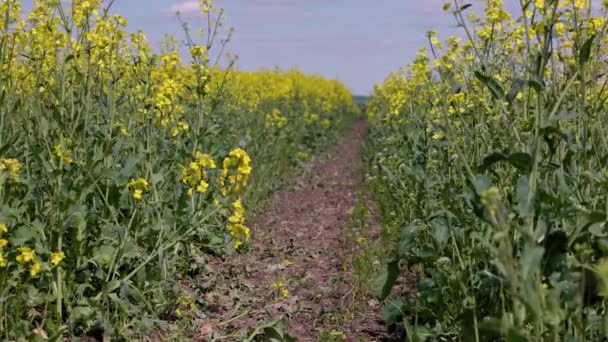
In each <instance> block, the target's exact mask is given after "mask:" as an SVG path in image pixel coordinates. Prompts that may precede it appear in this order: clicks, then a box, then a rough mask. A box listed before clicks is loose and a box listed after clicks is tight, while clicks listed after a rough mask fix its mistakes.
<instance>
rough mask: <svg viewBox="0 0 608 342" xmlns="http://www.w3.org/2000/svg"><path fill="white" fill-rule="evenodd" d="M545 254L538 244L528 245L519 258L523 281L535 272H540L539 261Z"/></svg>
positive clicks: (530, 277) (531, 277)
mask: <svg viewBox="0 0 608 342" xmlns="http://www.w3.org/2000/svg"><path fill="white" fill-rule="evenodd" d="M544 254H545V249H544V248H542V247H538V246H528V247H526V249H525V250H524V252H523V256H522V258H521V264H522V265H521V266H522V267H521V274H522V278H523V280H524V281H526V280H531V279H533V277H534V274H535V273H540V271H541V269H540V262H541V260H542V259H543V255H544Z"/></svg>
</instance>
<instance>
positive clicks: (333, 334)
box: [329, 331, 346, 340]
mask: <svg viewBox="0 0 608 342" xmlns="http://www.w3.org/2000/svg"><path fill="white" fill-rule="evenodd" d="M329 337H331V338H334V339H335V338H339V339H342V340H346V335H345V334H344V333H343V332H341V331H332V332H331V333H329Z"/></svg>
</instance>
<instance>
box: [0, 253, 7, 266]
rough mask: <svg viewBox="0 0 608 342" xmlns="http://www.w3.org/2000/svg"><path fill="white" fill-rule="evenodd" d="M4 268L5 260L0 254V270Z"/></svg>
mask: <svg viewBox="0 0 608 342" xmlns="http://www.w3.org/2000/svg"><path fill="white" fill-rule="evenodd" d="M4 267H6V259H4V255H2V253H1V252H0V268H4Z"/></svg>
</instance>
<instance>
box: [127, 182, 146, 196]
mask: <svg viewBox="0 0 608 342" xmlns="http://www.w3.org/2000/svg"><path fill="white" fill-rule="evenodd" d="M127 187H128V188H129V189H130V190H131V191H133V198H134V199H136V200H140V199H142V198H143V196H144V194H145V193H146V192H148V191H149V190H150V186H149V184H148V181H147V180H146V179H145V178H138V179H132V180H131V181H130V182H129V183H128V184H127Z"/></svg>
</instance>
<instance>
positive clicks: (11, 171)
mask: <svg viewBox="0 0 608 342" xmlns="http://www.w3.org/2000/svg"><path fill="white" fill-rule="evenodd" d="M21 167H22V165H21V163H20V162H19V161H18V160H17V159H0V171H5V170H6V172H7V175H8V177H9V178H10V179H12V180H13V181H15V182H18V181H19V172H20V171H21Z"/></svg>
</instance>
